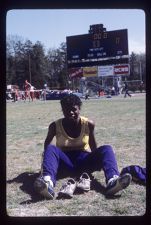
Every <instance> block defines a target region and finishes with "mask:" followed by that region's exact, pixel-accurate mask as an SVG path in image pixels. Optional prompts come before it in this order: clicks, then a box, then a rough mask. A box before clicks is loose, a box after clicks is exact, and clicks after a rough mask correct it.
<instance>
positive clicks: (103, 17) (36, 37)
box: [6, 9, 146, 54]
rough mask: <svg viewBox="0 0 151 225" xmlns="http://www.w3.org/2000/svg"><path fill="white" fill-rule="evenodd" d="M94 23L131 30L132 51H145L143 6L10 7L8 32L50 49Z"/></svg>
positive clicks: (130, 47) (108, 29)
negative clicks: (110, 7)
mask: <svg viewBox="0 0 151 225" xmlns="http://www.w3.org/2000/svg"><path fill="white" fill-rule="evenodd" d="M93 24H103V25H104V27H105V28H106V30H107V31H111V30H120V29H128V46H129V54H131V52H135V53H137V54H140V53H145V38H146V37H145V12H144V11H143V10H141V9H57V10H54V9H41V10H37V9H34V10H33V9H30V10H24V9H19V10H10V11H8V12H7V16H6V35H17V36H20V37H22V38H23V39H24V40H27V39H28V40H30V41H31V42H32V43H33V44H34V43H36V42H37V41H40V42H41V43H42V44H43V45H44V47H45V49H46V50H49V49H50V48H58V47H59V46H60V44H61V43H62V42H66V36H73V35H80V34H87V33H88V30H89V28H90V25H93Z"/></svg>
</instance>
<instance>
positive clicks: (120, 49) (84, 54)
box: [66, 29, 128, 68]
mask: <svg viewBox="0 0 151 225" xmlns="http://www.w3.org/2000/svg"><path fill="white" fill-rule="evenodd" d="M66 42H67V66H68V68H71V67H82V66H97V65H109V64H119V63H128V31H127V29H121V30H114V31H102V32H97V33H89V34H83V35H76V36H68V37H66Z"/></svg>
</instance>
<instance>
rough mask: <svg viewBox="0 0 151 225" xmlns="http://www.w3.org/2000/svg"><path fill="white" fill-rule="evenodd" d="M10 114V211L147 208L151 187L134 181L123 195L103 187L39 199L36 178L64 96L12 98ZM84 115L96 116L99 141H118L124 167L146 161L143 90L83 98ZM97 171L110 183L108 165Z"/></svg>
mask: <svg viewBox="0 0 151 225" xmlns="http://www.w3.org/2000/svg"><path fill="white" fill-rule="evenodd" d="M6 114H7V139H6V140H7V151H6V173H7V199H6V203H7V213H8V215H10V216H136V215H143V214H144V213H145V207H146V189H145V187H144V186H140V185H137V184H135V183H133V182H132V184H131V185H130V186H129V187H128V188H127V189H126V190H124V192H123V193H122V196H121V197H120V198H114V199H107V198H105V196H104V195H103V194H102V193H100V191H99V190H97V191H96V190H91V191H90V192H88V193H85V194H82V195H81V194H80V195H78V194H76V195H74V197H73V199H70V200H68V199H65V200H59V199H54V200H49V201H48V200H42V199H40V200H39V199H37V198H36V195H35V193H34V190H33V182H34V179H35V178H36V176H37V173H38V172H39V170H40V165H41V155H42V152H43V142H44V139H45V137H46V134H47V130H48V125H49V123H51V122H52V121H54V120H56V119H57V118H60V117H62V111H61V108H60V104H59V101H46V102H43V101H38V100H37V101H34V102H30V103H29V102H26V103H24V102H18V103H13V102H8V103H7V111H6ZM81 115H84V116H87V117H89V118H91V119H92V120H94V121H95V124H96V129H95V135H96V140H97V143H98V146H99V145H103V144H110V145H112V146H113V148H114V151H115V154H116V158H117V161H118V167H119V171H121V169H122V168H123V167H126V166H129V165H132V164H136V165H140V166H142V167H145V166H146V146H145V141H146V140H145V96H144V95H137V94H136V95H135V96H133V97H132V98H126V99H124V98H123V96H119V97H114V98H111V99H107V98H104V99H99V100H95V99H90V100H87V101H85V100H83V106H82V110H81ZM53 143H55V140H54V141H53ZM93 175H94V177H95V178H96V179H97V180H98V182H99V183H101V184H102V185H103V186H104V185H105V179H104V174H103V171H101V172H95V173H94V174H93ZM63 182H64V179H62V180H58V182H57V185H56V187H55V191H56V193H57V191H58V190H59V189H60V187H61V185H62V183H63ZM33 197H34V199H36V200H34V201H33ZM29 203H30V204H29Z"/></svg>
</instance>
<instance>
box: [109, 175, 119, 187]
mask: <svg viewBox="0 0 151 225" xmlns="http://www.w3.org/2000/svg"><path fill="white" fill-rule="evenodd" d="M118 178H119V176H118V175H114V176H113V177H112V178H111V179H109V181H108V183H107V186H109V185H112V184H113V183H114V182H116V180H117V179H118Z"/></svg>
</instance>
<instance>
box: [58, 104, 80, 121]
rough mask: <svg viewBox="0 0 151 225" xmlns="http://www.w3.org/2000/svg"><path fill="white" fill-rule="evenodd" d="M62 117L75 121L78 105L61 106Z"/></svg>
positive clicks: (78, 112) (78, 109)
mask: <svg viewBox="0 0 151 225" xmlns="http://www.w3.org/2000/svg"><path fill="white" fill-rule="evenodd" d="M62 111H63V114H64V117H65V118H66V119H68V120H71V121H77V120H78V119H79V115H80V108H79V106H78V105H73V106H71V107H68V108H62Z"/></svg>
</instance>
